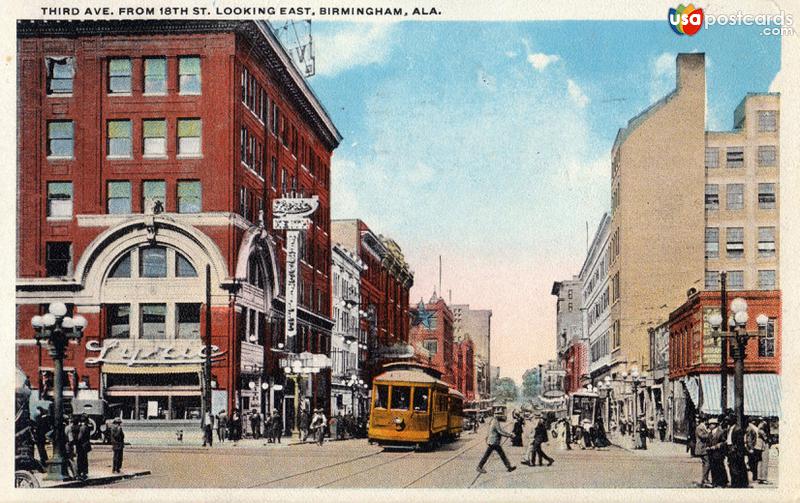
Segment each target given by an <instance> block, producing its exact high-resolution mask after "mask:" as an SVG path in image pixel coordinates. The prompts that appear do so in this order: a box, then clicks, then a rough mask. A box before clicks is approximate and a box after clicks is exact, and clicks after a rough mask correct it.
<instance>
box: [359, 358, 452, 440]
mask: <svg viewBox="0 0 800 503" xmlns="http://www.w3.org/2000/svg"><path fill="white" fill-rule="evenodd" d="M384 370H385V372H383V373H382V374H380V375H378V376H376V377H375V378H374V379H373V384H372V404H371V408H370V419H369V430H368V437H369V440H370V441H371V442H375V443H378V444H380V445H387V446H405V447H412V448H418V447H426V448H435V447H437V446H438V445H439V444H440V443H441V442H442V441H445V440H449V439H451V438H452V437H454V436H457V435H459V434H460V433H461V428H462V408H463V399H464V398H463V396H462V395H461V393H458V392H457V391H455V390H451V388H450V385H448V384H447V383H446V382H444V381H442V380H441V374H440V373H439V372H438V371H436V370H435V369H432V368H430V367H427V366H424V365H420V364H416V363H408V362H399V363H391V364H387V365H384Z"/></svg>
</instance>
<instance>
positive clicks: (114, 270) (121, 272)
mask: <svg viewBox="0 0 800 503" xmlns="http://www.w3.org/2000/svg"><path fill="white" fill-rule="evenodd" d="M108 277H109V278H130V277H131V254H130V253H126V254H125V255H123V256H122V257H121V258H120V259H119V260H117V263H116V264H114V265H113V266H112V267H111V272H110V273H109V275H108Z"/></svg>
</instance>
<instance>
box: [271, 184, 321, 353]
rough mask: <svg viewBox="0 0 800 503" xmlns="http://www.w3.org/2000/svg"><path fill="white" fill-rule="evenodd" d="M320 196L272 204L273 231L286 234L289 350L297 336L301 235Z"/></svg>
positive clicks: (285, 294)
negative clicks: (283, 231) (282, 231)
mask: <svg viewBox="0 0 800 503" xmlns="http://www.w3.org/2000/svg"><path fill="white" fill-rule="evenodd" d="M318 207H319V199H318V198H317V196H311V197H308V198H302V197H283V198H281V199H276V200H275V201H273V202H272V228H273V229H275V230H285V231H286V291H285V293H284V300H285V304H286V313H285V321H286V347H287V349H289V350H293V349H294V347H295V345H294V340H295V336H296V335H297V281H298V276H299V274H298V270H297V268H298V260H299V257H298V251H299V244H300V243H299V241H300V232H301V231H305V230H306V229H308V226H309V225H310V224H311V219H310V218H308V217H309V216H310V215H311V214H313V213H314V212H315V211H317V208H318Z"/></svg>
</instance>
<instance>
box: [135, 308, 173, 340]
mask: <svg viewBox="0 0 800 503" xmlns="http://www.w3.org/2000/svg"><path fill="white" fill-rule="evenodd" d="M141 320H142V321H141V330H142V332H141V338H142V339H164V338H165V337H166V325H167V305H166V304H142V305H141Z"/></svg>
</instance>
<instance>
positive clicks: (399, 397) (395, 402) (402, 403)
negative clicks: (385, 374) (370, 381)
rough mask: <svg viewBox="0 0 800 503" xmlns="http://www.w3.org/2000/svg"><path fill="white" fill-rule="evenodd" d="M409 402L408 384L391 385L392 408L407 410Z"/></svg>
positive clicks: (409, 388)
mask: <svg viewBox="0 0 800 503" xmlns="http://www.w3.org/2000/svg"><path fill="white" fill-rule="evenodd" d="M410 402H411V387H410V386H392V409H393V410H408V404H409V403H410Z"/></svg>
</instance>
